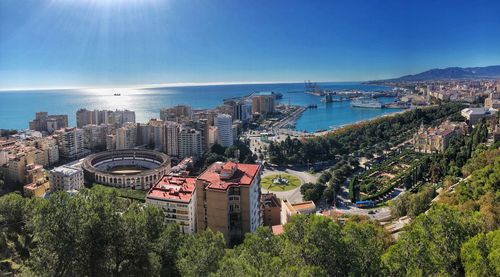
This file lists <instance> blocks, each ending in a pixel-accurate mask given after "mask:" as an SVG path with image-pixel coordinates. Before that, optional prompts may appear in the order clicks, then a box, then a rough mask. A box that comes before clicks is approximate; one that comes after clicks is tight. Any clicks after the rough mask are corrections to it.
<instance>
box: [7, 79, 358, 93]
mask: <svg viewBox="0 0 500 277" xmlns="http://www.w3.org/2000/svg"><path fill="white" fill-rule="evenodd" d="M305 81H307V80H303V81H267V82H266V81H249V82H244V81H235V82H185V83H183V82H177V83H158V84H141V85H128V86H123V85H119V86H110V85H104V86H56V87H17V88H0V92H15V91H45V90H86V89H155V88H163V87H165V88H168V87H172V88H174V87H196V86H226V85H261V84H262V85H267V84H300V83H304V82H305ZM314 82H315V83H353V82H367V81H324V80H322V81H314Z"/></svg>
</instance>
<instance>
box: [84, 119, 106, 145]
mask: <svg viewBox="0 0 500 277" xmlns="http://www.w3.org/2000/svg"><path fill="white" fill-rule="evenodd" d="M82 130H83V147H84V148H86V149H90V150H104V149H106V137H107V136H108V135H109V134H110V132H111V130H112V128H111V125H108V124H101V125H95V124H89V125H85V126H83V127H82Z"/></svg>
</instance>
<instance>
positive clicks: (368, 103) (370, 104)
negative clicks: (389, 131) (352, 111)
mask: <svg viewBox="0 0 500 277" xmlns="http://www.w3.org/2000/svg"><path fill="white" fill-rule="evenodd" d="M351 106H352V107H355V108H371V109H382V108H383V107H384V105H383V104H382V103H380V102H379V101H377V100H376V99H373V98H364V97H358V98H354V99H353V100H352V101H351Z"/></svg>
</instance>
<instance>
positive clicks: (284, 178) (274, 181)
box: [261, 173, 302, 192]
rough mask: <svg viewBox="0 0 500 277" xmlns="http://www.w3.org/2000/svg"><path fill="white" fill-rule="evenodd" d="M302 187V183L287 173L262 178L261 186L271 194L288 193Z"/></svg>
mask: <svg viewBox="0 0 500 277" xmlns="http://www.w3.org/2000/svg"><path fill="white" fill-rule="evenodd" d="M300 185H302V181H301V180H300V179H299V178H297V177H295V176H293V175H291V174H287V173H280V174H273V175H268V176H265V177H263V178H262V181H261V186H262V188H264V189H267V190H269V191H271V192H281V191H289V190H293V189H296V188H298V187H299V186H300Z"/></svg>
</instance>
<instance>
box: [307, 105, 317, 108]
mask: <svg viewBox="0 0 500 277" xmlns="http://www.w3.org/2000/svg"><path fill="white" fill-rule="evenodd" d="M317 107H318V105H317V104H311V105H309V106H307V108H308V109H316V108H317Z"/></svg>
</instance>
